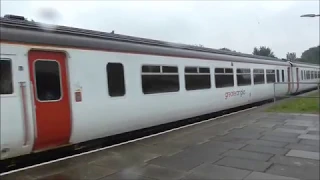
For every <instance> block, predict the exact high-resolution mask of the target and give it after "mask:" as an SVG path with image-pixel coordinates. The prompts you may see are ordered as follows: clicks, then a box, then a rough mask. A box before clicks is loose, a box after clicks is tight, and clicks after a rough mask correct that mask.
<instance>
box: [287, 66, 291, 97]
mask: <svg viewBox="0 0 320 180" xmlns="http://www.w3.org/2000/svg"><path fill="white" fill-rule="evenodd" d="M290 74H291V73H290V67H288V70H287V76H288V94H290V91H291V88H290V87H291V77H290V76H291V75H290Z"/></svg>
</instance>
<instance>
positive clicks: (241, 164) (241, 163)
mask: <svg viewBox="0 0 320 180" xmlns="http://www.w3.org/2000/svg"><path fill="white" fill-rule="evenodd" d="M214 164H216V165H221V166H228V167H234V168H239V169H244V170H250V171H260V172H263V171H265V170H266V169H267V168H268V167H269V166H271V164H272V163H271V162H264V161H257V160H249V159H243V158H235V157H224V158H222V159H221V160H219V161H217V162H216V163H214Z"/></svg>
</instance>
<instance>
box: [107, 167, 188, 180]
mask: <svg viewBox="0 0 320 180" xmlns="http://www.w3.org/2000/svg"><path fill="white" fill-rule="evenodd" d="M128 173H130V174H136V175H134V176H137V177H144V178H152V179H159V180H160V179H181V178H182V177H183V176H185V175H186V174H187V173H186V172H183V171H177V170H174V169H168V168H164V167H161V166H157V165H152V164H149V165H145V166H140V167H131V168H127V169H123V170H121V171H119V172H117V175H113V176H112V177H114V176H120V175H121V176H124V175H126V176H128ZM109 178H110V177H109ZM114 178H115V177H114Z"/></svg>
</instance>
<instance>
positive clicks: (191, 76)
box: [184, 67, 211, 90]
mask: <svg viewBox="0 0 320 180" xmlns="http://www.w3.org/2000/svg"><path fill="white" fill-rule="evenodd" d="M184 77H185V83H186V90H197V89H210V88H211V78H210V68H207V67H185V69H184Z"/></svg>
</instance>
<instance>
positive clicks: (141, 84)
mask: <svg viewBox="0 0 320 180" xmlns="http://www.w3.org/2000/svg"><path fill="white" fill-rule="evenodd" d="M144 66H157V67H158V66H159V67H160V71H159V72H143V67H144ZM163 66H169V67H175V68H177V72H165V73H163V70H162V69H163V68H162V67H163ZM143 75H148V76H149V75H150V76H152V75H177V76H178V90H177V91H164V92H152V93H145V92H144V90H143V83H142V82H143V80H142V78H143ZM180 86H181V83H180V74H179V66H178V65H177V64H175V65H173V64H148V63H146V64H141V65H140V87H141V92H142V94H143V95H159V94H169V93H178V92H180V91H181V87H180Z"/></svg>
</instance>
